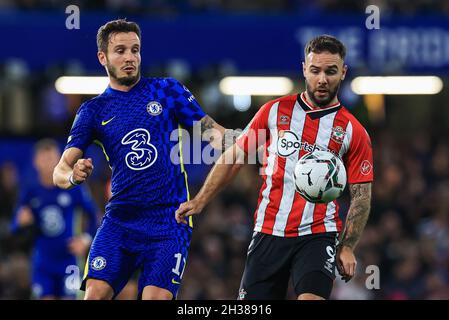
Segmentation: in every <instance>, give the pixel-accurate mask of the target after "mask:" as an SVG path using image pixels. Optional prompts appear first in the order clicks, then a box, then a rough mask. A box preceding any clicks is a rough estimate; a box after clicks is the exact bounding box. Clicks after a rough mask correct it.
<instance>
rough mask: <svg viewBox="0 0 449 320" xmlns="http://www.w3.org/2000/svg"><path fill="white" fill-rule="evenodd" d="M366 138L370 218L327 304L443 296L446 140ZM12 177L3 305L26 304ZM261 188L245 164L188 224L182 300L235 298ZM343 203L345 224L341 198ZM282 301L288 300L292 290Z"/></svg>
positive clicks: (2, 256) (10, 178) (25, 268)
mask: <svg viewBox="0 0 449 320" xmlns="http://www.w3.org/2000/svg"><path fill="white" fill-rule="evenodd" d="M370 132H371V136H372V141H373V148H374V154H375V183H374V189H373V190H374V192H373V202H372V210H371V215H370V219H369V221H368V225H367V227H366V229H365V231H364V233H363V236H362V238H361V240H360V243H359V245H358V247H357V250H356V255H357V258H358V271H357V276H356V277H355V278H354V279H353V280H352V281H351V282H349V283H344V282H342V281H341V280H339V279H338V278H337V280H336V282H335V287H334V291H333V295H332V298H333V299H449V218H448V212H449V143H448V141H449V140H448V139H447V138H446V137H445V136H442V137H440V138H435V137H432V136H431V135H430V134H429V133H423V132H421V133H416V134H414V135H407V137H406V138H405V137H404V138H401V137H400V136H399V135H398V134H395V133H393V132H391V131H390V130H388V129H387V128H376V127H374V128H371V129H370ZM97 168H98V166H97ZM193 169H195V168H194V166H190V170H191V173H192V174H191V176H192V175H193V176H194V177H195V176H196V179H193V183H191V185H190V187H191V194H196V192H197V191H198V189H199V188H200V186H201V182H202V181H203V179H204V177H205V174H206V173H207V171H208V170H209V168H208V167H200V168H196V169H195V170H196V171H195V174H193V173H194V171H193ZM188 170H189V169H188ZM102 174H104V173H102ZM18 176H19V175H18V172H17V167H16V166H15V164H14V163H11V162H4V163H2V164H1V166H0V298H1V299H27V298H29V294H30V291H29V290H30V288H29V286H30V279H29V271H30V270H29V269H30V265H29V254H30V249H31V239H29V238H27V237H26V236H23V235H22V236H21V237H16V236H12V235H11V234H10V233H9V223H10V220H11V216H12V212H13V208H14V203H15V199H16V197H17V194H18V192H19V185H20V183H19V181H18ZM99 176H100V177H98V175H97V178H95V176H93V177H92V179H91V181H90V182H89V183H90V186H91V189H93V191H94V192H93V193H94V196H95V198H96V200H97V202H98V204H99V205H100V206H102V205H104V203H105V201H106V194H107V192H106V191H105V190H106V187H107V186H106V181H107V180H106V179H104V176H103V177H101V175H99ZM260 182H261V179H260V176H259V175H258V168H257V166H256V165H247V166H245V167H244V168H243V169H242V171H241V172H240V174H239V175H237V177H236V179H235V180H234V181H233V182H232V184H231V185H230V186H229V187H228V188H226V189H225V190H224V191H223V192H222V193H221V194H220V195H219V196H218V197H217V198H216V199H215V200H214V201H213V202H212V203H211V204H210V205H209V206H208V207H207V208H206V209H205V211H204V213H203V214H202V215H200V216H198V217H196V218H195V220H194V225H195V229H194V233H193V239H192V245H191V249H190V254H189V258H188V263H187V267H186V270H185V273H184V278H183V285H182V287H181V290H180V293H179V296H178V298H179V299H235V298H236V297H237V292H238V287H239V284H240V278H241V275H242V272H243V268H244V262H245V257H246V250H247V247H248V244H249V241H250V238H251V234H252V224H253V220H252V219H253V213H254V209H255V207H256V202H257V195H258V190H259V186H260ZM340 203H341V212H340V215H341V217H342V219H343V220H344V218H345V214H346V211H347V208H348V205H349V197H348V195H347V192H346V194H345V195H344V196H343V197H342V198H341V199H340ZM373 267H374V268H373ZM376 268H378V269H377V270H378V273H377V274H374V273H376V272H377V271H376ZM373 270H374V271H373ZM373 274H374V277H376V278H373ZM373 279H374V280H373ZM370 284H371V286H370ZM373 284H374V285H373ZM367 287H368V288H372V289H368V288H367ZM288 298H294V293H293V291H292V289H291V288H290V290H289V296H288Z"/></svg>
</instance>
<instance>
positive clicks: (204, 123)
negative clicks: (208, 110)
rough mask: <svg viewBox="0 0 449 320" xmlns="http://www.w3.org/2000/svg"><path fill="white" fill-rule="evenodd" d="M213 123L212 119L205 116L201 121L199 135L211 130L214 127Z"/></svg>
mask: <svg viewBox="0 0 449 320" xmlns="http://www.w3.org/2000/svg"><path fill="white" fill-rule="evenodd" d="M214 123H215V121H214V119H212V118H211V117H209V116H205V117H204V118H203V119H201V134H203V133H204V131H206V130H209V129H212V128H213V127H214Z"/></svg>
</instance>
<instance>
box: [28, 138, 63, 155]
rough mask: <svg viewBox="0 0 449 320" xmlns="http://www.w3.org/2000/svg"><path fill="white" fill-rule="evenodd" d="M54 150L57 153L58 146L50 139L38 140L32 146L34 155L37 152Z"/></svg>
mask: <svg viewBox="0 0 449 320" xmlns="http://www.w3.org/2000/svg"><path fill="white" fill-rule="evenodd" d="M51 149H56V150H58V151H59V145H58V143H57V142H56V140H53V139H50V138H44V139H41V140H39V141H38V142H36V143H35V145H34V153H38V152H39V151H46V150H51Z"/></svg>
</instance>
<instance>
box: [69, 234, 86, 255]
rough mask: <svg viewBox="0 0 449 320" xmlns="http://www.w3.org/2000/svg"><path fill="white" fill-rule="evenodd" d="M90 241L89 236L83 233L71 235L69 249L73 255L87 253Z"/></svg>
mask: <svg viewBox="0 0 449 320" xmlns="http://www.w3.org/2000/svg"><path fill="white" fill-rule="evenodd" d="M91 243H92V238H91V237H86V236H84V235H81V236H76V237H73V238H71V239H70V240H69V244H68V247H69V251H70V253H71V254H73V255H75V256H84V255H86V254H87V251H88V250H89V247H90V244H91Z"/></svg>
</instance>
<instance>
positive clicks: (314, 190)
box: [294, 150, 346, 203]
mask: <svg viewBox="0 0 449 320" xmlns="http://www.w3.org/2000/svg"><path fill="white" fill-rule="evenodd" d="M294 178H295V186H296V191H297V192H298V193H299V194H300V195H301V196H302V197H303V198H304V199H306V200H307V201H310V202H314V203H328V202H331V201H333V200H335V199H337V198H338V197H340V196H341V194H342V193H343V190H344V189H345V187H346V169H345V166H344V164H343V161H341V159H340V158H339V157H337V156H336V155H334V154H332V153H331V152H328V151H321V150H315V151H313V152H311V153H307V154H305V155H304V156H302V157H301V158H300V159H299V161H298V162H297V163H296V166H295V171H294Z"/></svg>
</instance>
